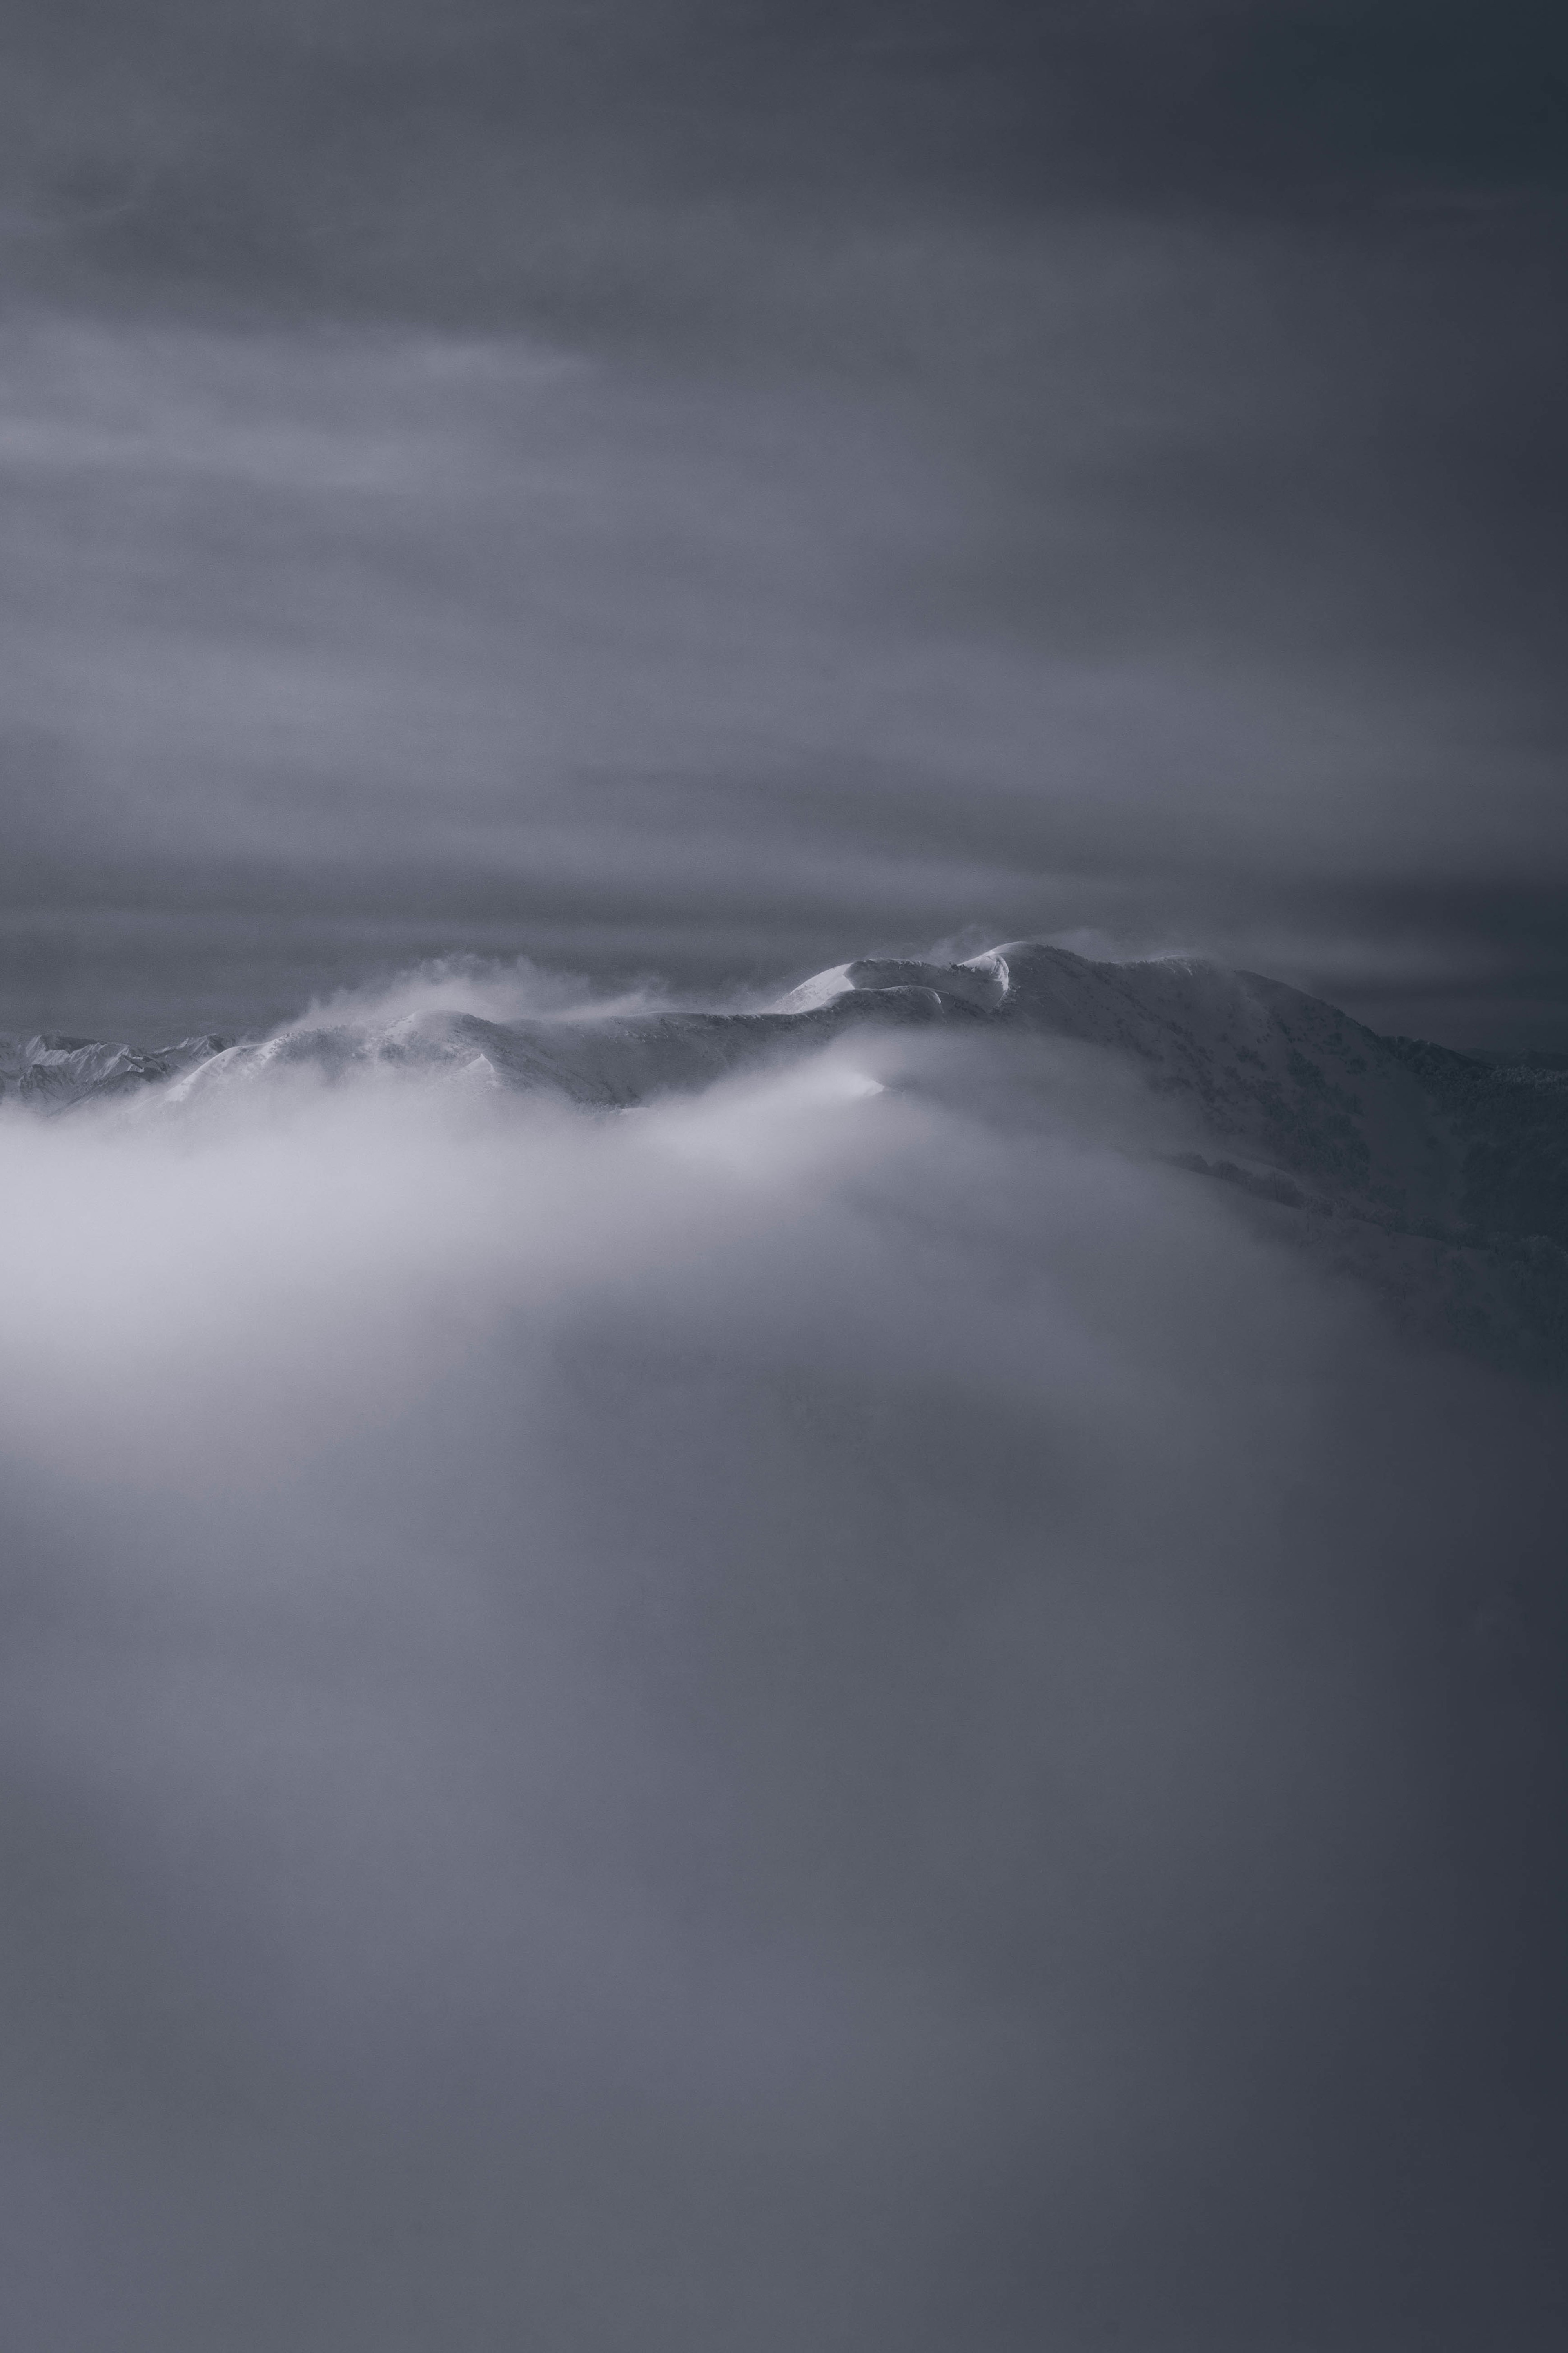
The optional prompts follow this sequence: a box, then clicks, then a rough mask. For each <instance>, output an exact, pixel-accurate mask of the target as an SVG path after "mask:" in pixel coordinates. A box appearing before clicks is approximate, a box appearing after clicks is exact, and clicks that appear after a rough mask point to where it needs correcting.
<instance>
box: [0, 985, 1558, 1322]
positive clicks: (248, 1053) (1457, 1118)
mask: <svg viewBox="0 0 1568 2353" xmlns="http://www.w3.org/2000/svg"><path fill="white" fill-rule="evenodd" d="M862 1027H868V1028H869V1029H873V1030H880V1031H887V1030H895V1031H896V1030H907V1029H914V1028H918V1029H942V1030H945V1031H948V1032H950V1033H952V1035H953V1037H954V1038H955V1039H963V1038H964V1037H970V1038H973V1039H976V1040H978V1039H982V1038H986V1039H994V1040H1005V1039H1054V1040H1068V1041H1074V1042H1075V1043H1077V1044H1078V1045H1080V1046H1083V1047H1089V1048H1094V1049H1099V1050H1102V1051H1103V1052H1104V1053H1105V1054H1108V1055H1110V1057H1112V1058H1114V1060H1115V1061H1116V1062H1117V1063H1118V1064H1119V1065H1120V1066H1121V1069H1122V1070H1123V1071H1131V1072H1132V1073H1135V1074H1136V1075H1137V1077H1138V1079H1139V1080H1140V1081H1141V1082H1142V1089H1141V1090H1140V1092H1142V1093H1143V1094H1145V1095H1146V1096H1147V1098H1148V1099H1149V1100H1150V1101H1151V1103H1153V1104H1155V1105H1157V1106H1159V1107H1160V1109H1161V1112H1162V1114H1163V1120H1162V1121H1160V1122H1156V1123H1155V1124H1154V1125H1153V1126H1152V1127H1151V1129H1150V1130H1149V1134H1148V1136H1147V1137H1146V1138H1145V1139H1144V1141H1145V1144H1146V1146H1147V1148H1148V1149H1150V1150H1158V1151H1159V1152H1160V1153H1161V1154H1162V1156H1163V1157H1165V1158H1167V1159H1169V1160H1172V1161H1174V1162H1176V1163H1177V1164H1178V1165H1180V1166H1183V1167H1184V1168H1185V1169H1187V1170H1189V1171H1190V1172H1191V1173H1192V1174H1193V1175H1194V1176H1201V1177H1205V1178H1207V1179H1209V1180H1211V1181H1215V1182H1217V1183H1220V1184H1223V1185H1225V1186H1226V1187H1228V1188H1229V1189H1230V1191H1231V1193H1232V1194H1233V1195H1234V1196H1235V1197H1237V1198H1238V1199H1244V1200H1245V1201H1246V1203H1247V1214H1248V1215H1249V1216H1251V1217H1253V1218H1254V1219H1261V1220H1262V1221H1263V1222H1264V1223H1265V1224H1267V1225H1268V1226H1269V1227H1271V1228H1272V1229H1275V1230H1278V1231H1279V1232H1280V1233H1282V1234H1285V1235H1287V1236H1289V1238H1290V1239H1292V1240H1298V1241H1302V1242H1305V1243H1307V1244H1308V1245H1309V1246H1310V1247H1311V1248H1312V1250H1314V1251H1315V1252H1320V1253H1321V1252H1323V1251H1327V1252H1328V1253H1329V1254H1330V1256H1331V1260H1332V1262H1333V1263H1334V1265H1335V1266H1336V1267H1337V1268H1339V1269H1341V1270H1342V1271H1347V1272H1351V1273H1353V1274H1354V1275H1356V1276H1358V1277H1359V1278H1360V1279H1361V1280H1363V1282H1370V1283H1372V1284H1373V1286H1374V1287H1375V1288H1376V1289H1378V1290H1379V1291H1381V1292H1382V1293H1384V1295H1385V1296H1386V1297H1387V1298H1388V1299H1389V1300H1390V1301H1391V1302H1392V1303H1393V1304H1394V1306H1395V1307H1396V1309H1397V1310H1398V1312H1399V1313H1400V1314H1401V1315H1402V1316H1404V1317H1405V1319H1406V1320H1413V1321H1414V1322H1415V1324H1417V1325H1419V1326H1422V1327H1424V1328H1431V1327H1432V1326H1433V1325H1434V1324H1436V1326H1437V1327H1438V1328H1440V1329H1441V1330H1443V1331H1444V1332H1445V1333H1446V1334H1447V1335H1450V1336H1457V1337H1458V1338H1460V1339H1461V1340H1463V1341H1465V1342H1466V1343H1468V1345H1476V1346H1479V1347H1481V1348H1482V1349H1483V1350H1484V1351H1485V1352H1487V1353H1489V1354H1493V1355H1499V1354H1500V1355H1501V1356H1503V1357H1505V1358H1506V1359H1507V1360H1508V1361H1510V1362H1511V1363H1518V1364H1522V1365H1525V1366H1530V1367H1532V1368H1537V1369H1542V1368H1545V1367H1546V1366H1558V1365H1561V1364H1563V1362H1565V1361H1568V1073H1564V1072H1563V1071H1555V1070H1547V1069H1540V1068H1535V1067H1531V1066H1528V1065H1520V1066H1517V1067H1510V1068H1496V1067H1493V1066H1491V1065H1490V1064H1488V1063H1484V1062H1481V1061H1479V1060H1474V1059H1473V1058H1471V1057H1469V1056H1467V1055H1464V1054H1459V1053H1455V1052H1452V1051H1450V1050H1447V1049H1445V1048H1442V1047H1438V1046H1433V1045H1427V1044H1422V1043H1419V1042H1416V1041H1414V1040H1411V1039H1404V1038H1385V1037H1381V1036H1379V1035H1378V1034H1376V1033H1375V1032H1374V1031H1373V1030H1370V1029H1366V1028H1364V1027H1363V1025H1362V1024H1361V1023H1360V1022H1357V1021H1354V1020H1352V1018H1350V1017H1349V1016H1348V1015H1347V1014H1344V1013H1342V1012H1341V1011H1340V1010H1339V1009H1338V1008H1335V1007H1334V1006H1332V1005H1330V1004H1327V1003H1325V1002H1324V1001H1323V1000H1321V998H1318V997H1310V996H1308V995H1306V994H1305V993H1304V992H1302V991H1301V990H1300V989H1295V988H1290V987H1286V986H1285V985H1284V984H1283V983H1281V982H1279V981H1274V980H1269V979H1266V978H1264V977H1263V976H1260V975H1258V974H1256V973H1247V972H1234V971H1230V970H1228V969H1226V967H1224V966H1222V965H1215V964H1210V963H1205V962H1202V961H1196V960H1191V959H1187V958H1160V959H1155V960H1151V961H1146V962H1136V963H1125V964H1112V963H1098V962H1093V961H1090V960H1089V959H1087V958H1085V957H1082V956H1078V955H1070V954H1069V953H1068V951H1067V950H1065V949H1062V948H1057V947H1050V946H1047V945H1045V944H1041V943H1038V942H1033V941H1024V942H1018V943H1014V944H1009V945H1006V946H1004V947H999V948H994V949H991V950H989V951H987V952H986V953H985V954H984V955H978V956H974V957H973V958H971V959H970V960H969V961H967V962H966V963H963V964H952V965H948V964H931V963H906V962H896V961H892V960H889V959H884V958H876V957H868V958H864V959H861V960H859V961H858V962H855V963H851V964H847V965H840V966H837V967H836V968H835V969H834V970H832V971H830V972H826V973H822V974H819V975H818V976H816V977H815V978H814V979H812V980H809V981H806V982H805V983H804V984H803V985H802V986H800V987H797V988H795V989H793V990H792V991H791V992H790V993H789V994H788V995H787V996H785V997H783V998H782V999H780V1000H779V1001H778V1002H777V1003H776V1004H774V1005H773V1006H771V1007H768V1008H764V1009H760V1010H745V1011H734V1010H726V1011H703V1010H693V1009H690V1008H669V1007H663V1006H658V1005H655V1006H652V1007H647V1006H639V1007H636V1008H632V1009H629V1010H628V1009H626V1008H616V1007H608V1008H593V1007H587V1008H584V1007H581V1006H578V1007H574V1008H568V1009H566V1010H553V1011H549V1012H545V1013H534V1014H530V1015H529V1016H527V1017H526V1018H508V1019H493V1018H483V1017H481V1016H480V1015H479V1014H476V1013H473V1012H466V1011H454V1010H451V1009H447V1008H432V1007H429V1006H426V1007H423V1008H417V1009H415V1010H413V1011H407V1010H404V1011H401V1012H397V1013H396V1014H395V1016H393V1015H391V1014H388V1013H387V1012H385V1011H383V1012H381V1013H379V1014H377V1013H374V1012H372V1013H370V1014H365V1013H345V1014H343V1015H342V1016H341V1017H327V1018H317V1019H316V1020H314V1021H311V1022H309V1023H300V1024H297V1025H295V1026H293V1027H290V1028H289V1029H284V1030H281V1031H279V1033H277V1034H276V1035H274V1036H273V1037H270V1038H268V1039H265V1040H262V1041H259V1042H240V1043H228V1042H226V1041H225V1040H224V1039H218V1038H212V1037H203V1038H188V1039H183V1040H182V1041H181V1042H180V1043H178V1044H177V1045H174V1046H171V1047H168V1048H166V1049H163V1050H158V1051H152V1052H148V1051H142V1050H136V1049H133V1048H131V1047H128V1046H122V1045H112V1044H105V1043H102V1042H99V1041H93V1040H84V1039H71V1038H61V1037H57V1036H47V1037H39V1038H34V1039H29V1040H27V1041H26V1043H22V1042H20V1041H17V1040H14V1039H0V1092H4V1094H5V1097H6V1099H7V1100H8V1101H11V1102H15V1103H19V1104H26V1105H29V1106H32V1107H35V1108H37V1109H38V1110H42V1111H46V1112H60V1111H63V1110H67V1109H68V1108H71V1107H73V1106H76V1105H79V1104H83V1103H93V1102H99V1101H102V1100H104V1099H105V1098H108V1097H113V1096H124V1095H126V1094H130V1093H136V1094H140V1093H142V1092H144V1091H146V1090H149V1089H155V1090H160V1091H161V1092H162V1094H163V1098H164V1099H165V1100H168V1101H171V1102H173V1101H182V1102H189V1101H192V1100H193V1099H195V1098H199V1097H200V1096H201V1095H204V1094H205V1093H206V1092H209V1091H211V1090H214V1089H227V1088H231V1087H235V1086H247V1085H251V1084H255V1083H258V1082H262V1081H263V1080H264V1079H265V1078H266V1077H267V1076H268V1074H281V1073H282V1072H284V1071H289V1070H291V1069H293V1070H300V1069H303V1070H310V1071H315V1072H316V1073H318V1074H320V1075H321V1076H322V1077H323V1078H326V1079H328V1080H342V1079H344V1078H348V1077H352V1076H353V1075H355V1074H361V1075H365V1076H369V1075H372V1074H374V1073H378V1072H385V1073H394V1072H396V1071H406V1072H409V1073H415V1072H418V1071H429V1072H431V1073H432V1074H433V1075H434V1074H437V1073H439V1072H443V1071H444V1072H447V1073H448V1074H451V1075H453V1076H457V1077H459V1078H461V1079H464V1080H466V1081H468V1082H470V1083H479V1084H482V1085H485V1086H487V1087H495V1088H498V1089H506V1090H521V1091H538V1090H548V1091H551V1092H554V1093H556V1094H558V1095H561V1096H564V1097H565V1098H567V1099H569V1100H570V1101H572V1102H574V1103H579V1104H583V1105H587V1106H599V1107H605V1108H620V1109H626V1108H630V1107H632V1106H634V1105H636V1104H638V1103H645V1102H647V1101H648V1100H650V1099H651V1098H653V1097H655V1096H657V1095H659V1094H663V1093H668V1092H671V1091H682V1090H686V1091H689V1090H692V1089H697V1088H700V1087H702V1086H704V1085H706V1084H708V1083H709V1082H711V1081H713V1080H715V1079H717V1078H720V1077H722V1076H724V1075H726V1074H728V1073H731V1072H734V1071H740V1070H743V1069H745V1068H746V1067H748V1066H752V1065H759V1064H763V1063H765V1062H767V1061H768V1060H774V1059H777V1058H779V1057H781V1056H783V1055H787V1054H789V1053H792V1052H794V1051H795V1050H800V1049H811V1048H814V1047H817V1046H821V1045H825V1044H826V1043H828V1042H829V1041H831V1040H833V1039H840V1038H843V1037H845V1036H846V1035H847V1034H848V1033H850V1032H852V1031H855V1030H857V1029H861V1028H862Z"/></svg>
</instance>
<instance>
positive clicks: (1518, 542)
mask: <svg viewBox="0 0 1568 2353" xmlns="http://www.w3.org/2000/svg"><path fill="white" fill-rule="evenodd" d="M5 24H6V32H5V43H6V48H7V51H8V55H7V58H6V70H5V75H4V78H3V83H0V89H3V95H0V110H3V113H0V269H3V270H4V278H5V304H4V309H3V311H0V364H3V382H0V470H3V472H4V482H5V532H4V539H3V547H4V563H3V567H0V606H3V614H4V633H5V705H4V710H3V712H0V733H3V744H0V759H3V763H4V768H3V803H0V806H3V810H4V814H3V817H0V857H3V866H0V874H3V880H0V987H3V988H4V991H5V1010H4V1013H3V1014H0V1027H4V1028H9V1029H28V1028H31V1027H34V1026H40V1025H48V1026H61V1027H66V1028H69V1029H97V1030H100V1031H101V1030H102V1029H120V1030H126V1029H129V1030H131V1031H132V1032H135V1033H145V1032H149V1031H153V1030H157V1029H162V1028H164V1027H168V1026H170V1025H173V1026H174V1027H176V1028H179V1027H184V1028H186V1029H189V1028H194V1027H199V1026H208V1025H214V1024H216V1025H218V1026H224V1025H230V1026H237V1025H253V1024H257V1023H259V1022H261V1021H264V1020H268V1019H271V1018H276V1017H278V1016H279V1015H281V1014H283V1013H285V1012H288V1011H289V1010H291V1009H293V1008H295V1007H296V1006H297V1005H298V1004H299V1003H300V1002H301V1001H303V999H304V998H305V997H308V996H309V995H310V993H311V992H312V991H313V990H315V989H317V988H320V987H323V986H327V985H330V984H331V983H333V982H336V981H339V980H342V979H343V978H346V977H349V976H357V975H360V974H362V973H365V972H369V971H373V970H374V969H377V968H379V967H384V966H385V965H396V964H404V963H407V962H408V961H410V960H412V959H414V958H416V957H417V956H419V955H426V954H429V953H434V952H437V951H440V950H444V949H449V948H453V947H457V948H471V949H475V950H478V951H479V952H482V953H504V954H508V955H512V954H516V953H518V952H520V951H521V952H526V953H528V954H530V955H534V956H536V957H540V958H542V959H544V960H546V961H549V962H553V963H556V964H562V965H574V966H577V967H579V968H586V969H591V970H594V971H595V972H600V973H627V972H638V971H650V970H657V971H659V972H662V973H664V974H665V975H667V976H669V977H671V978H672V979H674V980H675V981H676V982H677V983H683V984H692V985H697V984H700V985H702V986H711V985H713V984H715V983H719V982H723V981H727V980H731V979H741V980H750V979H757V978H761V977H763V976H778V977H781V978H783V977H789V976H797V975H798V974H800V973H802V972H804V971H806V970H809V969H810V968H812V967H813V966H814V965H821V964H824V963H828V962H834V961H837V960H838V959H839V958H840V957H842V956H844V955H852V954H856V953H860V952H864V951H867V950H873V949H879V948H880V949H893V950H900V949H901V950H906V951H907V950H912V949H920V948H923V947H929V946H931V944H934V943H936V942H938V941H941V940H943V939H952V938H961V939H969V940H972V941H973V943H974V944H980V942H981V941H982V940H984V939H986V938H989V937H995V936H1007V935H1011V934H1019V933H1026V932H1028V933H1047V934H1051V935H1053V936H1055V937H1058V938H1060V939H1062V940H1064V941H1066V942H1068V944H1080V945H1084V946H1087V947H1089V949H1090V950H1091V951H1092V950H1097V949H1098V950H1099V951H1100V952H1105V953H1124V952H1135V951H1141V950H1147V949H1160V948H1179V949H1185V950H1205V951H1210V952H1213V953H1215V954H1218V955H1224V956H1226V957H1227V958H1230V959H1232V960H1235V961H1238V962H1244V963H1249V964H1253V965H1259V966H1261V967H1263V968H1265V969H1267V970H1269V971H1272V972H1276V973H1279V974H1280V975H1281V976H1285V977H1288V978H1294V979H1298V980H1301V981H1304V982H1306V983H1307V984H1308V985H1310V986H1314V987H1321V988H1323V989H1324V990H1326V991H1327V992H1328V993H1330V994H1332V995H1335V996H1336V997H1339V998H1340V999H1341V1000H1342V1001H1343V1002H1345V1003H1347V1004H1349V1005H1350V1006H1351V1007H1352V1009H1353V1010H1356V1011H1358V1012H1361V1013H1362V1014H1363V1016H1364V1017H1365V1018H1370V1019H1372V1020H1373V1021H1374V1022H1376V1023H1377V1024H1378V1025H1379V1026H1381V1027H1386V1028H1390V1029H1411V1030H1421V1031H1425V1032H1426V1033H1428V1034H1433V1035H1437V1036H1442V1037H1446V1038H1448V1039H1451V1040H1452V1041H1453V1042H1456V1043H1466V1042H1474V1043H1478V1044H1489V1045H1494V1046H1497V1045H1506V1044H1510V1043H1517V1044H1526V1045H1530V1044H1533V1045H1538V1046H1551V1045H1557V1046H1563V1045H1568V955H1565V954H1564V952H1563V914H1564V911H1565V908H1568V823H1565V821H1564V817H1563V805H1564V795H1563V737H1564V692H1565V690H1564V687H1563V671H1564V664H1563V659H1562V645H1563V622H1564V617H1565V608H1568V597H1565V596H1564V566H1563V545H1564V536H1563V522H1564V514H1563V507H1564V487H1565V483H1568V306H1565V304H1564V301H1563V259H1564V256H1565V253H1568V18H1565V17H1564V15H1563V11H1562V10H1561V8H1560V7H1558V6H1556V5H1550V4H1549V0H1538V5H1529V0H1502V5H1497V0H1490V5H1484V6H1483V5H1480V0H1354V5H1350V0H1343V4H1342V5H1340V4H1339V0H1331V5H1313V0H1300V5H1288V0H1092V5H1091V0H1031V5H996V0H898V5H891V0H885V4H884V0H836V5H831V6H828V5H813V0H790V5H784V0H507V4H506V5H500V0H491V5H482V0H443V5H439V6H437V5H433V0H403V4H402V5H400V0H335V5H334V0H309V5H307V0H252V5H245V6H239V5H230V0H165V4H164V5H160V0H136V5H132V6H126V5H123V0H117V5H109V0H47V5H44V0H10V5H8V7H7V9H6V12H5Z"/></svg>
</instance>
